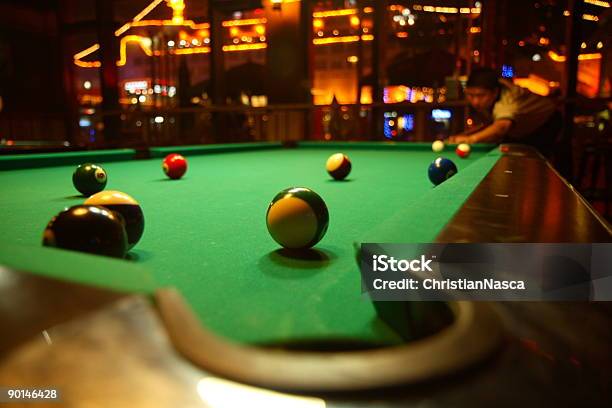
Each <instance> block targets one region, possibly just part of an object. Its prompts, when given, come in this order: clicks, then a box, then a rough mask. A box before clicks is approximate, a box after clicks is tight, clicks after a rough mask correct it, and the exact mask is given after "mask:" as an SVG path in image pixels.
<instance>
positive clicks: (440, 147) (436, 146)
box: [431, 140, 444, 153]
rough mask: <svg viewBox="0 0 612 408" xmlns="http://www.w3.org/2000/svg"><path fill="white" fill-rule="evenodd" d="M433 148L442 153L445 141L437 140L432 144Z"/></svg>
mask: <svg viewBox="0 0 612 408" xmlns="http://www.w3.org/2000/svg"><path fill="white" fill-rule="evenodd" d="M431 150H433V151H434V152H436V153H440V152H441V151H442V150H444V142H443V141H442V140H436V141H435V142H433V143H432V144H431Z"/></svg>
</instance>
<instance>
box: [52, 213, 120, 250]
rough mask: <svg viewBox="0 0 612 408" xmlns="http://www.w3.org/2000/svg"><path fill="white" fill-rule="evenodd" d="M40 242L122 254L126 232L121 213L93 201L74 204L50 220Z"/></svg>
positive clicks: (66, 247)
mask: <svg viewBox="0 0 612 408" xmlns="http://www.w3.org/2000/svg"><path fill="white" fill-rule="evenodd" d="M43 245H44V246H49V247H57V248H63V249H70V250H73V251H81V252H89V253H92V254H97V255H106V256H112V257H116V258H123V257H124V256H125V254H126V252H127V245H128V244H127V235H126V233H125V228H124V224H123V220H122V219H121V216H120V215H119V214H117V213H114V212H113V211H111V210H109V209H107V208H104V207H98V206H94V205H75V206H73V207H70V208H67V209H65V210H64V211H62V212H60V213H59V214H57V215H56V216H55V217H53V218H52V219H51V221H49V223H48V224H47V227H46V228H45V231H44V233H43Z"/></svg>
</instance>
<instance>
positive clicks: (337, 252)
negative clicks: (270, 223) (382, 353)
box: [0, 144, 497, 344]
mask: <svg viewBox="0 0 612 408" xmlns="http://www.w3.org/2000/svg"><path fill="white" fill-rule="evenodd" d="M341 147H344V149H341V150H343V151H344V152H345V153H347V154H348V155H349V156H350V158H351V160H352V163H353V171H352V172H351V174H350V175H349V177H348V181H344V182H336V181H333V180H331V179H330V178H329V176H328V175H327V174H326V172H325V161H326V160H327V158H328V156H329V155H331V154H332V153H335V152H337V151H339V150H340V148H341ZM443 155H445V156H447V157H451V158H452V159H453V160H454V161H455V163H456V164H457V165H458V167H459V174H458V175H456V176H455V177H453V178H451V179H450V180H448V181H447V182H445V183H443V184H442V185H440V186H438V187H436V188H434V187H433V186H432V185H431V183H430V182H429V180H428V178H427V167H428V165H429V163H430V162H431V161H432V160H433V159H434V158H435V157H437V156H438V154H435V153H433V152H431V151H430V150H427V149H415V150H413V151H410V150H405V149H403V148H402V149H388V148H377V147H376V145H373V146H370V147H369V148H364V147H363V146H361V147H354V146H353V145H333V146H331V145H330V146H321V145H320V144H319V145H312V146H307V145H305V146H303V147H300V148H297V149H269V150H258V151H239V152H233V153H223V154H214V155H201V156H192V157H190V159H189V170H188V172H187V174H186V176H185V177H184V178H182V179H181V180H178V181H171V180H168V179H166V178H165V177H164V176H163V173H162V170H161V166H160V160H159V159H155V160H153V159H152V160H140V161H134V160H133V161H124V162H113V163H108V164H106V165H105V168H106V170H107V172H108V175H109V181H108V185H107V188H108V189H115V190H121V191H124V192H126V193H128V194H130V195H132V196H133V197H134V198H136V199H137V200H138V201H139V202H140V203H141V205H142V208H143V211H144V213H145V218H146V226H145V233H144V236H143V238H142V240H141V242H140V243H139V244H138V245H137V246H136V247H135V248H134V249H133V250H132V252H131V253H130V260H127V261H113V262H112V265H111V264H109V266H108V267H107V268H106V269H105V270H106V271H107V272H104V271H102V272H100V273H104V274H106V276H105V277H104V278H103V279H100V278H99V276H98V275H97V273H98V272H92V273H88V274H86V275H85V274H84V273H83V270H85V269H87V264H88V263H91V264H100V262H101V261H100V257H95V256H87V255H81V257H82V258H80V257H79V259H81V260H80V261H78V262H76V261H75V260H74V259H73V258H71V259H68V258H66V261H65V262H66V263H65V269H66V270H65V271H64V272H62V273H59V269H61V267H59V266H57V265H61V263H62V258H61V254H63V253H65V251H59V250H55V251H54V250H45V251H44V252H40V251H38V250H34V249H33V250H32V254H33V258H36V259H38V261H34V260H30V261H29V262H30V263H27V265H30V266H32V265H31V263H32V262H34V263H36V262H38V263H37V264H36V265H34V266H36V268H34V269H36V270H35V271H34V272H37V271H38V270H41V269H45V268H44V264H45V260H46V259H49V252H48V251H53V252H56V253H58V254H60V255H57V259H55V258H54V260H53V264H54V265H56V267H54V268H49V270H51V269H53V270H51V271H50V272H48V273H51V274H57V275H58V276H62V277H67V276H69V277H71V278H72V277H74V276H78V277H79V279H84V280H85V281H91V282H92V283H95V284H100V283H101V281H102V284H103V285H105V286H110V287H113V288H119V289H124V290H140V291H145V292H147V291H150V289H151V285H158V286H175V287H177V288H178V289H179V290H180V291H181V292H182V294H183V295H184V296H185V297H186V298H187V300H188V301H189V303H190V304H191V306H192V307H193V309H194V310H195V312H196V313H197V314H198V316H200V318H201V319H202V321H203V322H204V323H205V324H206V325H207V326H208V327H209V328H211V329H213V330H214V331H216V332H218V333H219V334H222V335H224V336H227V337H229V338H231V339H234V340H236V341H240V342H248V343H270V342H279V341H305V340H311V339H332V338H333V339H345V340H358V341H369V342H376V343H387V344H389V343H394V342H399V341H400V339H399V338H398V337H397V335H396V334H395V333H394V332H393V331H392V330H390V329H389V328H388V327H387V326H386V325H384V324H383V323H382V322H381V321H380V320H379V319H377V318H376V314H375V311H374V308H373V306H372V304H371V303H370V302H369V301H368V300H366V299H363V298H362V296H361V293H360V276H359V271H358V266H357V263H356V260H355V252H354V246H353V244H354V243H355V242H430V241H432V240H433V239H434V238H435V237H436V235H437V234H438V232H439V231H440V230H441V229H442V227H443V226H444V225H445V224H446V223H447V222H448V221H449V220H450V218H451V217H452V215H453V214H454V213H455V212H456V211H457V209H459V208H460V207H461V205H462V204H463V203H464V201H465V200H466V199H467V197H468V196H469V194H470V193H471V192H472V191H473V189H474V188H475V187H476V186H477V185H478V183H479V182H480V180H481V179H482V178H483V177H484V176H485V175H486V174H487V173H488V171H489V169H490V168H491V167H492V166H493V164H494V163H495V162H496V160H497V154H496V153H488V154H487V152H486V150H482V151H478V149H475V152H474V153H473V154H472V155H471V156H470V158H468V159H465V160H461V159H459V158H456V157H455V156H454V153H452V152H448V151H447V152H445V153H443ZM72 171H73V166H61V167H49V168H44V169H29V170H13V171H8V172H3V173H1V174H0V179H1V180H0V181H1V183H0V189H1V190H0V209H2V212H3V217H1V218H0V231H2V233H3V238H4V239H8V240H10V242H12V243H14V244H16V245H18V246H24V247H25V246H29V247H37V246H38V245H39V243H40V241H41V236H42V231H43V229H44V226H45V225H46V223H47V222H48V221H49V219H50V218H51V217H52V216H53V215H55V214H56V213H57V212H58V211H60V210H61V209H63V208H64V207H66V206H70V205H75V204H80V203H82V201H83V198H82V197H78V196H76V195H75V194H76V191H75V190H74V188H73V187H72V183H71V179H70V177H71V175H72ZM291 186H304V187H309V188H312V189H313V190H315V191H316V192H317V193H319V194H320V195H321V196H322V197H323V199H324V200H325V201H326V203H327V205H328V208H329V212H330V226H329V230H328V232H327V234H326V236H325V237H324V238H323V240H322V241H321V243H320V244H319V245H317V247H316V250H315V251H313V252H312V253H311V254H310V255H312V257H311V258H314V259H295V258H292V257H289V256H287V255H286V254H284V253H283V252H282V251H279V248H278V246H277V244H276V243H275V242H274V241H273V240H272V238H271V237H270V236H269V234H268V232H267V230H266V224H265V213H266V209H267V206H268V204H269V202H270V200H271V199H272V198H273V197H274V195H275V194H276V193H277V192H278V191H280V190H282V189H284V188H287V187H291ZM35 249H40V248H35ZM27 252H28V251H27V250H23V251H22V252H21V253H16V252H15V251H12V250H11V249H7V248H6V246H2V247H0V263H4V264H7V263H10V265H11V266H13V267H17V268H19V264H20V261H19V258H20V257H22V256H26V253H27ZM7 259H8V260H9V261H10V262H7V261H6V260H7ZM124 264H125V265H129V266H133V265H134V264H136V265H137V266H139V267H142V269H140V268H139V272H132V271H131V270H129V269H127V268H126V269H123V268H122V265H124ZM103 269H104V268H103ZM143 271H146V273H144V272H143ZM140 273H144V275H142V276H140V275H139V274H140ZM134 274H136V275H137V276H138V278H137V279H136V280H135V279H134V276H133V275H134ZM148 274H150V276H149V275H148ZM135 281H136V282H137V281H141V282H142V285H141V286H138V285H136V286H135Z"/></svg>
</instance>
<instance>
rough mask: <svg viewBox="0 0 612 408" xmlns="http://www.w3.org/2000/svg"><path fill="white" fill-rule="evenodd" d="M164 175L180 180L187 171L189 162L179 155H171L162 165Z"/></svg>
mask: <svg viewBox="0 0 612 408" xmlns="http://www.w3.org/2000/svg"><path fill="white" fill-rule="evenodd" d="M162 168H163V169H164V173H166V176H168V177H170V178H171V179H180V178H181V177H183V174H185V172H186V171H187V160H185V158H184V157H183V156H181V155H180V154H177V153H171V154H169V155H167V156H166V158H165V159H164V162H163V164H162Z"/></svg>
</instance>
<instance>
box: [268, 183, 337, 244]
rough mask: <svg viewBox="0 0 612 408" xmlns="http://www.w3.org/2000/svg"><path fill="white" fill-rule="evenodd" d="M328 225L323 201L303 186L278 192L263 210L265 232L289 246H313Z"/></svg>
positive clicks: (327, 213) (327, 214) (327, 216)
mask: <svg viewBox="0 0 612 408" xmlns="http://www.w3.org/2000/svg"><path fill="white" fill-rule="evenodd" d="M328 224H329V212H328V211H327V206H326V205H325V201H323V199H322V198H321V197H320V196H319V195H318V194H317V193H315V192H314V191H312V190H310V189H308V188H304V187H291V188H287V189H285V190H283V191H281V192H280V193H278V194H277V195H276V196H275V197H274V198H273V199H272V202H271V203H270V205H269V206H268V212H267V213H266V225H267V227H268V232H270V235H271V236H272V238H273V239H274V240H275V241H276V242H278V243H279V244H280V245H282V246H283V247H285V248H289V249H307V248H310V247H312V246H314V245H316V244H317V242H319V241H320V240H321V239H322V238H323V236H324V235H325V232H326V231H327V226H328Z"/></svg>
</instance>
